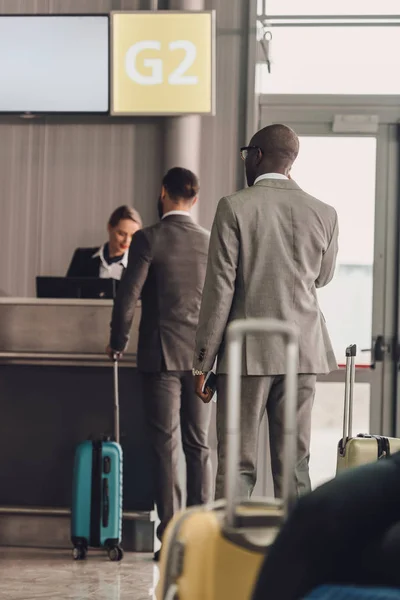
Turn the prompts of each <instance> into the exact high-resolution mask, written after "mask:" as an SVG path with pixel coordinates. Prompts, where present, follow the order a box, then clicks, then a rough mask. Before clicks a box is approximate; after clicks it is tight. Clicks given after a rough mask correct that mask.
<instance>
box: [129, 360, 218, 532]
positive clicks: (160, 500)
mask: <svg viewBox="0 0 400 600" xmlns="http://www.w3.org/2000/svg"><path fill="white" fill-rule="evenodd" d="M141 376H142V385H143V393H144V407H145V413H146V420H147V424H148V431H149V435H150V441H151V445H152V448H153V453H154V456H155V499H156V506H157V512H158V517H159V519H160V521H161V523H160V526H159V527H158V529H157V536H158V538H159V539H160V540H161V539H162V535H163V533H164V531H165V528H166V526H167V525H168V522H169V521H170V519H171V518H172V517H173V515H174V513H175V512H176V511H177V510H179V509H180V508H181V502H182V493H181V486H180V482H179V473H178V463H179V430H180V433H181V439H182V447H183V452H184V455H185V459H186V484H187V499H186V505H187V506H195V505H198V504H205V503H206V502H209V501H210V499H211V490H212V469H211V461H210V449H209V446H208V429H209V425H210V418H211V406H210V405H206V404H204V403H203V402H202V401H201V400H200V399H199V398H198V397H197V396H196V394H195V393H194V385H193V375H192V372H191V371H183V372H175V371H165V372H160V373H141ZM179 426H180V427H179Z"/></svg>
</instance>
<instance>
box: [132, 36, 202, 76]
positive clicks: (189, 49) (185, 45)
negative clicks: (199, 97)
mask: <svg viewBox="0 0 400 600" xmlns="http://www.w3.org/2000/svg"><path fill="white" fill-rule="evenodd" d="M168 49H169V50H184V51H185V53H186V54H185V57H184V58H183V60H182V62H181V63H180V64H179V65H178V67H176V69H174V70H173V71H172V73H170V74H169V75H168V83H169V84H170V85H196V84H197V83H198V82H199V78H198V76H197V75H186V72H187V71H188V70H190V68H191V67H192V65H193V64H194V62H195V60H196V56H197V48H196V46H195V45H194V44H193V42H190V41H189V40H177V41H176V42H170V43H169V44H168ZM144 50H159V51H161V43H160V42H157V41H155V40H154V41H150V40H149V41H147V42H146V41H144V42H137V43H136V44H134V45H133V46H131V47H130V48H129V50H128V52H127V53H126V57H125V68H126V72H127V74H128V77H130V79H132V81H134V82H135V83H139V84H140V85H158V84H161V83H163V81H164V72H163V60H162V58H145V59H144V66H145V67H148V68H149V69H151V71H152V74H151V75H142V74H141V73H140V72H139V71H138V70H137V67H136V58H137V56H138V54H139V53H140V52H143V51H144Z"/></svg>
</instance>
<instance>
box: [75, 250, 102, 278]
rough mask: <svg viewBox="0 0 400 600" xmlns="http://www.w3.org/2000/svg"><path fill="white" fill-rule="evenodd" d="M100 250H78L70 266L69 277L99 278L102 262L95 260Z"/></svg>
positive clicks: (97, 258)
mask: <svg viewBox="0 0 400 600" xmlns="http://www.w3.org/2000/svg"><path fill="white" fill-rule="evenodd" d="M97 251H98V248H77V249H76V250H75V252H74V255H73V257H72V261H71V264H70V265H69V268H68V272H67V277H98V276H99V274H100V265H101V260H100V257H99V256H96V258H93V254H95V253H96V252H97Z"/></svg>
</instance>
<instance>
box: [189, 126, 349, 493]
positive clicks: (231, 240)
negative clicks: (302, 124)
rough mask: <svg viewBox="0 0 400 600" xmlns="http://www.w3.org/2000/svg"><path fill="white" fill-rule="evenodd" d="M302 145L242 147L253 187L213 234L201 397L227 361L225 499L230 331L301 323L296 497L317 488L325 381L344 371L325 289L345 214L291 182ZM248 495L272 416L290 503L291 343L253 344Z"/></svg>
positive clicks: (199, 373) (290, 137)
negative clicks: (312, 470) (316, 403)
mask: <svg viewBox="0 0 400 600" xmlns="http://www.w3.org/2000/svg"><path fill="white" fill-rule="evenodd" d="M298 152H299V139H298V137H297V135H296V133H295V132H294V131H292V129H290V128H289V127H287V126H285V125H271V126H269V127H265V128H264V129H262V130H261V131H259V132H258V133H257V134H256V135H255V136H254V137H253V139H252V140H251V142H250V145H249V146H245V147H243V148H241V156H242V158H243V160H244V162H245V168H246V177H247V182H248V185H249V187H248V188H247V189H244V190H241V191H239V192H237V193H236V194H233V195H232V196H228V197H225V198H222V200H221V201H220V202H219V205H218V208H217V212H216V215H215V219H214V224H213V228H212V232H211V240H210V249H209V257H208V266H207V274H206V281H205V286H204V291H203V298H202V305H201V310H200V318H199V325H198V329H197V336H196V350H195V360H194V375H195V387H196V393H197V395H198V396H199V397H200V398H201V399H202V400H203V401H204V402H209V401H210V396H211V394H210V392H209V390H208V389H206V390H205V391H204V392H203V385H204V380H205V375H206V374H207V372H208V371H209V370H210V369H212V367H213V364H214V361H215V358H216V357H218V371H217V373H218V378H217V392H218V395H217V435H218V473H217V483H216V497H217V498H221V497H223V494H224V477H225V462H226V457H225V426H226V405H227V402H228V401H229V398H227V377H226V374H227V355H226V351H225V333H226V328H227V326H228V324H229V323H230V322H231V321H233V320H234V319H243V318H256V317H264V318H274V319H281V320H285V321H288V322H290V323H293V324H295V325H297V327H298V328H299V330H300V348H299V357H298V412H297V424H298V456H297V466H296V474H295V481H294V484H295V486H296V491H297V494H298V495H300V494H303V493H305V492H307V491H309V490H310V488H311V484H310V477H309V466H308V465H309V454H310V433H311V409H312V405H313V400H314V394H315V385H316V379H317V374H319V373H328V372H330V371H332V370H335V369H336V368H337V363H336V359H335V356H334V352H333V349H332V345H331V342H330V339H329V335H328V331H327V327H326V324H325V319H324V317H323V315H322V313H321V311H320V308H319V305H318V300H317V295H316V288H318V287H323V286H325V285H326V284H327V283H329V282H330V280H331V279H332V277H333V274H334V270H335V263H336V255H337V250H338V222H337V215H336V211H335V210H334V209H333V208H332V207H331V206H328V205H327V204H324V203H322V202H320V201H319V200H317V199H316V198H313V197H312V196H310V195H308V194H307V193H306V192H304V191H303V190H301V189H300V187H299V186H298V185H297V184H296V183H295V182H294V181H292V180H291V179H290V170H291V167H292V165H293V162H294V161H295V159H296V158H297V155H298ZM242 373H243V377H242V407H241V430H242V445H241V460H240V480H241V492H242V495H244V496H246V495H248V496H250V495H251V493H252V491H253V488H254V485H255V483H256V477H257V469H256V459H257V446H258V433H259V427H260V423H261V421H262V418H263V416H264V414H265V412H267V415H268V422H269V436H270V450H271V466H272V474H273V480H274V489H275V495H276V496H277V497H281V495H282V460H283V417H284V400H285V396H284V376H285V374H286V365H285V347H284V341H283V340H282V339H281V338H280V337H279V336H269V337H266V336H263V335H251V336H247V339H246V342H245V345H244V353H243V364H242Z"/></svg>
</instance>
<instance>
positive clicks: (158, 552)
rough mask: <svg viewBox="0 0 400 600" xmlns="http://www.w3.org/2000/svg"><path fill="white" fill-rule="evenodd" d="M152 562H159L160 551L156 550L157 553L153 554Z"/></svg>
mask: <svg viewBox="0 0 400 600" xmlns="http://www.w3.org/2000/svg"><path fill="white" fill-rule="evenodd" d="M153 560H154V562H160V550H157V552H154V557H153Z"/></svg>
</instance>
